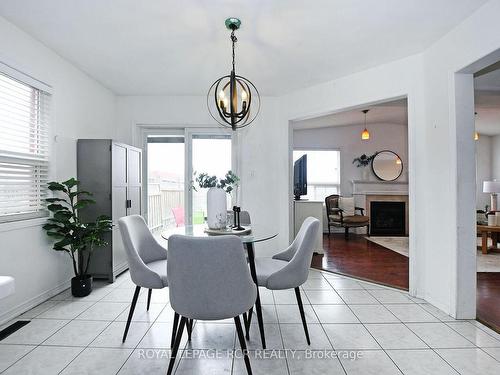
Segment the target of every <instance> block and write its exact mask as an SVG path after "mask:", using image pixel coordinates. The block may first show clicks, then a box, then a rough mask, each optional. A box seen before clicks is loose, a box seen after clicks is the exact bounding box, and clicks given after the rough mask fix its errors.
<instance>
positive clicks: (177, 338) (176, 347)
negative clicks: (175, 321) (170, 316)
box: [167, 317, 187, 375]
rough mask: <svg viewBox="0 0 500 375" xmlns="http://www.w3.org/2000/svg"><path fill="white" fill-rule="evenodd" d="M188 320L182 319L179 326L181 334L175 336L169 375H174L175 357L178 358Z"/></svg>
mask: <svg viewBox="0 0 500 375" xmlns="http://www.w3.org/2000/svg"><path fill="white" fill-rule="evenodd" d="M186 321H187V318H185V317H182V318H181V323H180V324H179V332H177V334H176V335H175V343H174V346H173V347H172V354H171V357H170V363H169V364H168V371H167V375H171V374H172V370H173V369H174V364H175V357H177V352H178V351H179V346H180V344H181V339H182V332H183V331H184V326H185V325H186Z"/></svg>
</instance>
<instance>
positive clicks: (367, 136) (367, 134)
mask: <svg viewBox="0 0 500 375" xmlns="http://www.w3.org/2000/svg"><path fill="white" fill-rule="evenodd" d="M368 111H369V109H364V110H363V111H362V112H363V113H364V114H365V129H364V130H363V132H362V133H361V139H362V140H363V141H367V140H369V139H370V132H369V131H368V129H367V128H366V114H367V113H368Z"/></svg>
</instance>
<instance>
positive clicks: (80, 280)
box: [71, 275, 92, 297]
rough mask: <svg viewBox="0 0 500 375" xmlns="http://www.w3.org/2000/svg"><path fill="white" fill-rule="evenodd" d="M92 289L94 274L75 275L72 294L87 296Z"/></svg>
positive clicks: (72, 281)
mask: <svg viewBox="0 0 500 375" xmlns="http://www.w3.org/2000/svg"><path fill="white" fill-rule="evenodd" d="M91 291H92V276H90V275H83V276H75V277H73V278H72V279H71V294H72V295H73V296H74V297H85V296H88V295H89V294H90V292H91Z"/></svg>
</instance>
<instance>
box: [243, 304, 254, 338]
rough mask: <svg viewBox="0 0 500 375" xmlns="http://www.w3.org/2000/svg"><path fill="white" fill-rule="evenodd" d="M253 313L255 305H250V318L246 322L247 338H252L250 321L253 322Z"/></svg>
mask: <svg viewBox="0 0 500 375" xmlns="http://www.w3.org/2000/svg"><path fill="white" fill-rule="evenodd" d="M252 314H253V306H252V307H250V310H248V318H247V321H246V323H245V330H246V338H247V340H250V323H252Z"/></svg>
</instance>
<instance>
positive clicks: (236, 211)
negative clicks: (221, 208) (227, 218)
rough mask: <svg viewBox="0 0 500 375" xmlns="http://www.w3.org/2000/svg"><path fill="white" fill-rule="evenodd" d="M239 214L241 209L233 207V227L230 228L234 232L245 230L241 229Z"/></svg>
mask: <svg viewBox="0 0 500 375" xmlns="http://www.w3.org/2000/svg"><path fill="white" fill-rule="evenodd" d="M240 212H241V207H238V206H233V226H232V228H233V229H234V230H245V228H243V227H242V226H241V223H240Z"/></svg>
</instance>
